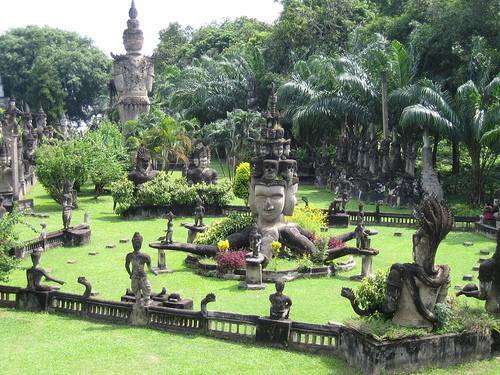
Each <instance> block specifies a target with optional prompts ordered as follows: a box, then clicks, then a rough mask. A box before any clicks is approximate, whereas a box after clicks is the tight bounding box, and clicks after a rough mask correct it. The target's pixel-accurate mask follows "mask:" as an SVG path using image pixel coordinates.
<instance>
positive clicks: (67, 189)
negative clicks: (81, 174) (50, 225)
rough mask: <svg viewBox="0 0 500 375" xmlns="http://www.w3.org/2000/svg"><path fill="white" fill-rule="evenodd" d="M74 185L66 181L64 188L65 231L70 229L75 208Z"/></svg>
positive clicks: (63, 216)
mask: <svg viewBox="0 0 500 375" xmlns="http://www.w3.org/2000/svg"><path fill="white" fill-rule="evenodd" d="M72 190H73V183H72V182H71V181H66V182H65V183H64V187H63V196H62V206H63V211H62V219H63V228H64V230H68V229H69V225H70V224H71V215H72V212H73V208H74V195H73V191H72Z"/></svg>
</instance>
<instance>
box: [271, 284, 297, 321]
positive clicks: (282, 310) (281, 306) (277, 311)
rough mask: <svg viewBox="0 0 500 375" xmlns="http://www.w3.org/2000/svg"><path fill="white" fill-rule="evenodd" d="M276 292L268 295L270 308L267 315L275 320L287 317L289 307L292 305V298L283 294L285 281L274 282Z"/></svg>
mask: <svg viewBox="0 0 500 375" xmlns="http://www.w3.org/2000/svg"><path fill="white" fill-rule="evenodd" d="M274 285H275V287H276V293H273V294H271V295H270V296H269V301H270V302H271V309H270V313H269V317H270V318H271V319H276V320H284V319H288V315H289V314H290V308H291V307H292V300H291V299H290V297H288V296H286V295H284V294H283V289H285V283H284V282H283V281H281V280H278V281H276V282H275V284H274Z"/></svg>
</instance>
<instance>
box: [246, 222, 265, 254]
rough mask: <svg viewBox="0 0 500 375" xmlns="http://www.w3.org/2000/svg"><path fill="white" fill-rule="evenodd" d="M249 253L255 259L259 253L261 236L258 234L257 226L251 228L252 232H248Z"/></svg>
mask: <svg viewBox="0 0 500 375" xmlns="http://www.w3.org/2000/svg"><path fill="white" fill-rule="evenodd" d="M249 238H250V240H249V242H250V251H251V252H252V256H253V257H254V258H257V257H258V256H259V253H260V243H261V241H262V236H261V235H260V233H259V229H258V228H257V225H254V226H252V230H251V232H250V237H249Z"/></svg>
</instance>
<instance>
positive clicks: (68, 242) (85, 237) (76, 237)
mask: <svg viewBox="0 0 500 375" xmlns="http://www.w3.org/2000/svg"><path fill="white" fill-rule="evenodd" d="M63 233H64V237H63V241H64V246H83V245H87V244H88V243H90V235H91V231H90V226H89V225H88V224H80V225H78V226H76V227H74V228H69V229H66V230H63Z"/></svg>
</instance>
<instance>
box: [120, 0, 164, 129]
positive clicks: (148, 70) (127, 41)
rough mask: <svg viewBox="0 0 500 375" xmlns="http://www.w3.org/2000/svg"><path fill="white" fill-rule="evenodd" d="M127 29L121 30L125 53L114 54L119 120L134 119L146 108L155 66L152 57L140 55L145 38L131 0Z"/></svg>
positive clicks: (147, 108) (147, 109)
mask: <svg viewBox="0 0 500 375" xmlns="http://www.w3.org/2000/svg"><path fill="white" fill-rule="evenodd" d="M128 14H129V17H130V18H129V20H128V21H127V29H126V30H125V31H124V32H123V45H124V46H125V50H126V51H127V54H126V55H113V54H111V57H112V58H113V59H114V61H113V69H112V75H113V84H114V87H115V88H116V92H117V94H118V102H117V104H118V112H119V114H120V121H121V122H122V123H125V122H127V121H129V120H137V118H138V117H139V115H140V114H141V113H144V112H146V113H147V112H149V105H150V102H149V97H148V94H149V93H150V92H151V90H152V88H153V79H154V68H153V61H152V59H151V57H148V56H143V55H141V49H142V45H143V42H144V37H143V33H142V30H141V29H140V28H139V21H138V20H137V9H136V8H135V4H134V2H133V1H132V5H131V7H130V10H129V13H128Z"/></svg>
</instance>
